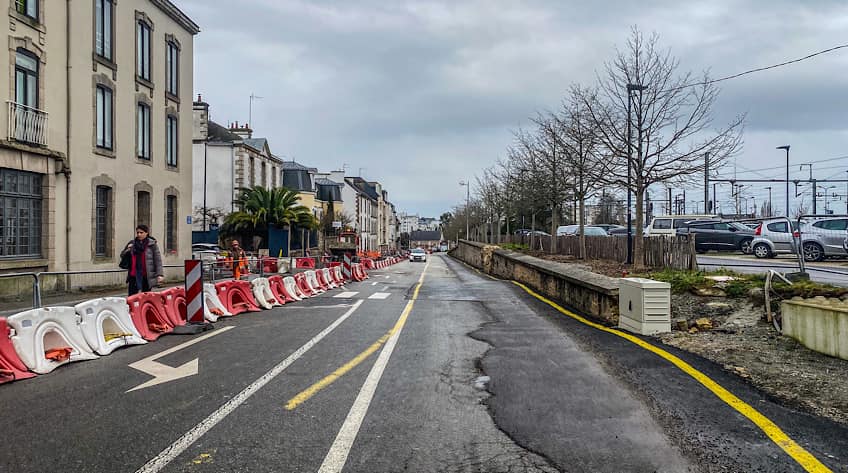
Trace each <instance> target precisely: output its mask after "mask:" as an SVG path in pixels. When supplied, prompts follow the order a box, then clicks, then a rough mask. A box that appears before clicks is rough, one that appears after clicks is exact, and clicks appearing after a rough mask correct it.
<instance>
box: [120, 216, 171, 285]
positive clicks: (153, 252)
mask: <svg viewBox="0 0 848 473" xmlns="http://www.w3.org/2000/svg"><path fill="white" fill-rule="evenodd" d="M127 255H129V256H130V267H129V270H128V271H127V284H128V285H129V291H128V292H129V295H133V294H136V293H138V292H147V291H149V290H150V289H151V288H154V287H156V286H157V285H159V284H160V283H161V282H162V280H163V279H165V270H164V268H163V267H162V254H161V253H159V246H158V245H157V244H156V239H155V238H153V237H151V236H150V228H149V227H148V226H147V225H138V226H137V227H135V239H134V240H132V241H130V242H129V243H128V244H127V247H126V248H124V251H122V252H121V258H124V257H125V256H127Z"/></svg>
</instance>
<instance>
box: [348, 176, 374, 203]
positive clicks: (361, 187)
mask: <svg viewBox="0 0 848 473" xmlns="http://www.w3.org/2000/svg"><path fill="white" fill-rule="evenodd" d="M345 180H346V181H348V183H349V184H350V185H351V186H353V188H354V189H356V190H357V191H359V192H360V193H361V194H364V195H365V196H366V197H368V198H369V199H371V200H380V196H378V195H377V189H376V188H375V187H373V186H372V185H371V184H370V183H368V182H367V181H366V180H365V179H362V178H361V177H346V178H345Z"/></svg>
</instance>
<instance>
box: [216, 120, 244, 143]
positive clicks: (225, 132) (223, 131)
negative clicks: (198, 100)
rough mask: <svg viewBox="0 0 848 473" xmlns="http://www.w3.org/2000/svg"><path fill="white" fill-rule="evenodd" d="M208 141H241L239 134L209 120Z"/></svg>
mask: <svg viewBox="0 0 848 473" xmlns="http://www.w3.org/2000/svg"><path fill="white" fill-rule="evenodd" d="M209 141H216V142H219V143H232V142H235V141H242V139H241V136H239V135H237V134H235V133H233V132H231V131H230V130H229V129H227V128H226V127H223V126H221V125H219V124H217V123H215V122H213V121H212V120H209Z"/></svg>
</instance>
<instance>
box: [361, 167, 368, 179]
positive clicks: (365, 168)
mask: <svg viewBox="0 0 848 473" xmlns="http://www.w3.org/2000/svg"><path fill="white" fill-rule="evenodd" d="M365 169H368V168H359V177H362V171H363V170H365Z"/></svg>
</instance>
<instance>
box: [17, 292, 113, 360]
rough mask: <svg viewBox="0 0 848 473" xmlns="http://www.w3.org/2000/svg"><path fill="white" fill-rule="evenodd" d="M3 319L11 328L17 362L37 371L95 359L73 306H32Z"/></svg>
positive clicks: (95, 356)
mask: <svg viewBox="0 0 848 473" xmlns="http://www.w3.org/2000/svg"><path fill="white" fill-rule="evenodd" d="M6 321H7V322H8V324H9V326H10V327H12V329H13V330H14V331H15V334H14V335H12V345H14V347H15V351H16V352H17V353H18V356H19V357H20V359H21V361H22V362H23V363H24V364H25V365H26V366H27V368H29V369H30V370H31V371H34V372H36V373H38V374H47V373H49V372H51V371H53V370H54V369H56V368H58V367H59V366H62V365H64V364H67V363H70V362H72V361H83V360H94V359H97V358H98V356H97V355H95V354H94V352H92V351H91V347H89V346H88V343H86V342H85V338H83V336H82V332H81V331H80V329H79V326H78V325H77V313H76V311H75V310H74V308H73V307H45V308H42V309H32V310H28V311H26V312H21V313H19V314H15V315H12V316H10V317H9V318H8V319H6Z"/></svg>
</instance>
